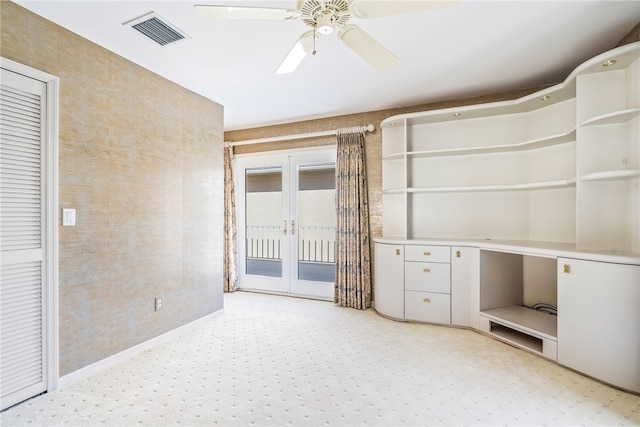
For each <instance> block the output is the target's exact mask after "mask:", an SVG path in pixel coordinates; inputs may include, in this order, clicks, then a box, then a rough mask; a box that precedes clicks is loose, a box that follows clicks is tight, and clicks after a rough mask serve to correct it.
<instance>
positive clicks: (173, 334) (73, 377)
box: [57, 309, 224, 388]
mask: <svg viewBox="0 0 640 427" xmlns="http://www.w3.org/2000/svg"><path fill="white" fill-rule="evenodd" d="M223 313H224V309H220V310H218V311H216V312H214V313H211V314H208V315H206V316H204V317H201V318H199V319H196V320H194V321H193V322H190V323H187V324H185V325H182V326H179V327H177V328H175V329H172V330H170V331H169V332H165V333H164V334H162V335H158V336H157V337H154V338H151V339H150V340H148V341H145V342H143V343H140V344H138V345H134V346H133V347H130V348H128V349H126V350H123V351H121V352H120V353H116V354H114V355H113V356H109V357H106V358H104V359H102V360H99V361H97V362H95V363H92V364H90V365H87V366H85V367H84V368H80V369H78V370H76V371H73V372H71V373H69V374H67V375H65V376H62V377H60V378H59V379H58V387H57V388H63V387H67V386H69V385H71V384H73V383H75V382H77V381H80V380H83V379H85V378H87V377H90V376H91V375H95V374H97V373H99V372H101V371H104V370H105V369H107V368H110V367H112V366H115V365H117V364H118V363H121V362H124V361H125V360H128V359H130V358H132V357H133V356H135V355H137V354H140V353H142V352H143V351H146V350H149V349H152V348H154V347H157V346H159V345H161V344H164V343H166V342H168V341H171V340H172V339H174V338H177V337H179V336H180V335H182V334H184V333H186V332H189V331H191V330H192V329H194V328H195V327H196V326H199V325H200V324H201V323H204V322H206V321H209V320H211V319H213V318H215V317H218V316H220V315H222V314H223Z"/></svg>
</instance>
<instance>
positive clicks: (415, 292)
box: [404, 245, 451, 325]
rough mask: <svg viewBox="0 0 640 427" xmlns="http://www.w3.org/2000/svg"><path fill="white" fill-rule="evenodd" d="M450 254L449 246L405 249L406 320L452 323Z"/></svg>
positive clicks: (417, 246) (409, 247)
mask: <svg viewBox="0 0 640 427" xmlns="http://www.w3.org/2000/svg"><path fill="white" fill-rule="evenodd" d="M450 252H451V248H449V247H448V246H423V245H406V246H405V252H404V254H405V258H404V260H405V263H404V316H405V319H407V320H416V321H420V322H431V323H442V324H446V325H448V324H450V323H451V259H450V256H451V253H450Z"/></svg>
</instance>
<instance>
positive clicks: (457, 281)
mask: <svg viewBox="0 0 640 427" xmlns="http://www.w3.org/2000/svg"><path fill="white" fill-rule="evenodd" d="M479 264H480V250H479V249H478V248H465V247H456V246H454V247H452V248H451V324H452V325H456V326H472V327H475V328H476V329H479V325H478V314H479V312H480V296H479V295H480V290H479V289H480V279H479V274H480V268H479Z"/></svg>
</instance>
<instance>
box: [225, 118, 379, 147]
mask: <svg viewBox="0 0 640 427" xmlns="http://www.w3.org/2000/svg"><path fill="white" fill-rule="evenodd" d="M340 130H344V131H347V132H349V131H351V132H373V131H374V130H375V126H373V125H372V124H369V125H367V126H355V127H351V128H342V129H340ZM337 134H338V129H334V130H324V131H319V132H311V133H299V134H296V135H282V136H272V137H269V138H258V139H246V140H244V141H236V142H233V141H228V142H227V143H228V144H229V145H231V146H232V147H235V146H236V145H249V144H261V143H264V142H278V141H291V140H294V139H307V138H315V137H318V136H331V135H337Z"/></svg>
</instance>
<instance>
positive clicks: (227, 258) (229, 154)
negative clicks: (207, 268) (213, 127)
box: [222, 145, 238, 292]
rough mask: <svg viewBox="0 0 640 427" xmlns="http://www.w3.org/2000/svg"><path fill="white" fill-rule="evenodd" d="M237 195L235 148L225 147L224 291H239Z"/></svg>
mask: <svg viewBox="0 0 640 427" xmlns="http://www.w3.org/2000/svg"><path fill="white" fill-rule="evenodd" d="M236 233H237V229H236V194H235V188H234V185H233V147H231V146H230V145H226V146H225V147H224V267H223V273H222V274H223V275H224V277H223V281H224V291H225V292H233V291H235V290H236V289H238V244H237V236H236Z"/></svg>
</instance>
